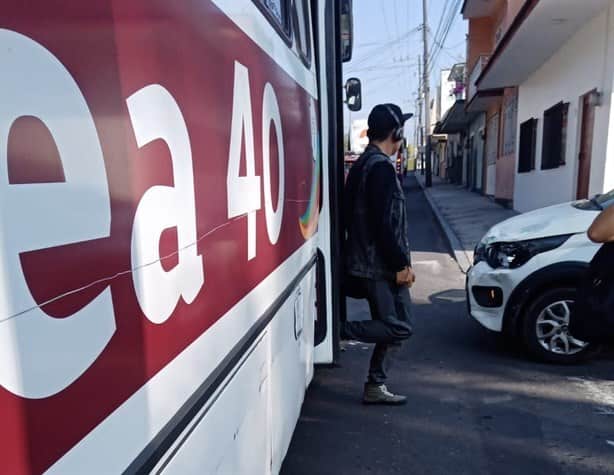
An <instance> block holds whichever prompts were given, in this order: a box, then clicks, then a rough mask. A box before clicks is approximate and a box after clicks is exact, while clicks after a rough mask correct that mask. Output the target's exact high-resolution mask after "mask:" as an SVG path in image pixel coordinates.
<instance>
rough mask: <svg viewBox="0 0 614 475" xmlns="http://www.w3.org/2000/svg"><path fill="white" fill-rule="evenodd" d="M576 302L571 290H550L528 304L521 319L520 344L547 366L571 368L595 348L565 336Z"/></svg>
mask: <svg viewBox="0 0 614 475" xmlns="http://www.w3.org/2000/svg"><path fill="white" fill-rule="evenodd" d="M575 299H576V290H575V289H573V288H560V289H551V290H547V291H545V292H543V293H542V294H541V295H539V296H538V297H537V298H536V299H534V300H533V302H531V304H530V305H529V307H528V310H527V312H526V314H525V318H524V329H523V330H524V332H523V333H524V342H525V344H526V346H527V348H528V350H529V352H530V353H531V354H532V355H533V356H534V357H536V358H537V359H539V360H542V361H546V362H549V363H558V364H573V363H579V362H581V361H584V360H586V359H587V358H588V357H589V356H591V354H593V353H594V350H595V346H594V345H591V344H588V343H585V342H583V341H580V340H578V339H576V338H574V337H573V336H572V335H571V334H570V333H569V318H570V315H571V309H572V308H573V305H574V302H575Z"/></svg>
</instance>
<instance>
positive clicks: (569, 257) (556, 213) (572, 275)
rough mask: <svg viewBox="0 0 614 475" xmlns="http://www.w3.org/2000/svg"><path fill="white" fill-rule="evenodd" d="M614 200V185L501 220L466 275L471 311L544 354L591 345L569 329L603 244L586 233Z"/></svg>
mask: <svg viewBox="0 0 614 475" xmlns="http://www.w3.org/2000/svg"><path fill="white" fill-rule="evenodd" d="M613 204H614V190H612V191H610V192H609V193H607V194H605V195H600V196H596V197H594V198H592V199H591V200H582V201H576V202H572V203H565V204H561V205H557V206H551V207H548V208H542V209H539V210H536V211H532V212H530V213H525V214H522V215H520V216H516V217H514V218H511V219H509V220H507V221H504V222H502V223H500V224H498V225H496V226H494V227H493V228H492V229H491V230H490V231H489V232H488V233H487V234H486V236H484V238H483V239H482V240H481V241H480V243H479V244H478V246H477V247H476V250H475V258H474V266H473V267H472V268H471V269H470V271H469V272H468V274H467V301H468V305H469V312H470V314H471V315H472V316H473V318H475V319H476V320H477V321H478V322H479V323H480V324H482V325H483V326H484V327H486V328H488V329H489V330H493V331H495V332H502V333H504V334H506V335H507V336H510V337H512V338H514V339H518V340H520V341H522V342H523V343H524V344H525V345H526V347H527V349H528V350H529V352H530V353H531V354H532V355H533V356H535V357H537V358H538V359H541V360H544V361H548V362H552V363H575V362H578V361H581V360H583V359H584V358H586V357H587V356H588V355H589V354H590V353H591V350H592V345H589V344H586V343H584V342H582V341H580V340H578V339H576V338H574V337H573V335H571V334H570V332H569V317H570V312H571V309H572V308H573V305H574V302H575V296H576V289H577V285H578V283H579V281H580V278H581V276H582V273H583V272H585V271H586V269H587V268H588V263H589V262H590V260H591V259H592V258H593V256H594V255H595V253H596V252H597V249H599V246H598V245H596V244H594V243H592V242H591V241H590V240H589V239H588V236H587V235H586V232H587V230H588V228H589V226H590V225H591V223H592V222H593V220H594V219H595V217H596V216H597V214H598V213H599V212H600V211H601V210H603V209H605V208H607V207H609V206H611V205H613Z"/></svg>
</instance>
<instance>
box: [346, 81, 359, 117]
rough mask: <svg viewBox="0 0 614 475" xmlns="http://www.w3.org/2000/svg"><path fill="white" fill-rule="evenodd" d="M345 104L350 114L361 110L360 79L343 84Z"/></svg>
mask: <svg viewBox="0 0 614 475" xmlns="http://www.w3.org/2000/svg"><path fill="white" fill-rule="evenodd" d="M345 102H346V104H347V105H348V109H350V110H351V111H352V112H356V111H359V110H360V109H362V85H361V84H360V79H358V78H350V79H348V80H347V81H346V83H345Z"/></svg>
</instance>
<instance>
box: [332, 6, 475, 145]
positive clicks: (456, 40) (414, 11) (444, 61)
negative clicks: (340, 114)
mask: <svg viewBox="0 0 614 475" xmlns="http://www.w3.org/2000/svg"><path fill="white" fill-rule="evenodd" d="M427 2H428V6H427V10H428V26H429V55H430V52H431V51H433V49H434V47H435V46H436V44H435V42H434V41H433V40H434V37H435V35H436V33H437V30H438V27H439V31H440V32H443V30H444V26H445V24H446V23H447V21H446V19H448V18H453V20H452V21H453V22H452V24H451V26H450V29H449V33H448V35H447V36H445V39H444V35H443V34H441V33H440V34H438V35H437V38H439V43H440V44H442V45H443V48H439V47H436V49H435V51H439V52H438V54H436V56H435V61H434V66H433V67H432V69H431V74H430V81H431V84H430V90H431V98H432V97H433V96H432V94H433V92H434V91H436V88H437V83H438V82H439V77H440V71H441V69H447V68H449V67H451V66H452V65H454V64H455V63H458V62H464V61H465V53H466V42H465V38H466V33H467V22H466V21H464V20H463V19H462V17H461V15H460V8H461V4H462V0H427ZM353 6H354V53H353V57H352V61H350V62H349V63H345V64H344V65H343V76H344V80H345V79H347V78H349V77H357V78H359V79H360V80H361V82H362V110H361V111H359V112H352V113H351V120H355V119H366V118H367V116H368V115H369V111H370V110H371V109H372V108H373V106H375V105H376V104H379V103H385V102H392V103H395V104H398V105H399V106H400V107H401V108H402V109H403V111H404V112H416V111H415V109H416V97H417V91H418V55H420V56H422V52H423V44H422V31H421V30H420V29H419V28H420V26H421V25H422V0H353ZM453 9H454V12H453V13H452V10H453ZM440 23H442V24H443V25H444V26H440ZM442 41H443V43H442ZM416 115H417V114H416ZM349 119H350V113H349V111H348V110H347V109H346V110H345V128H344V130H346V131H347V130H348V127H349ZM414 126H415V123H414V119H411V120H410V121H408V123H407V125H406V131H405V133H406V136H407V137H408V138H409V137H413V133H414V132H413V131H414Z"/></svg>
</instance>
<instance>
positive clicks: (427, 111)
mask: <svg viewBox="0 0 614 475" xmlns="http://www.w3.org/2000/svg"><path fill="white" fill-rule="evenodd" d="M426 2H427V0H422V16H423V23H422V40H423V42H424V70H423V71H422V72H423V74H424V79H423V81H422V85H423V87H424V122H425V124H424V125H425V134H424V135H425V139H426V147H425V149H424V152H425V154H426V180H425V182H426V183H425V184H426V186H427V188H428V187H430V186H432V184H433V177H432V170H431V165H432V163H431V130H430V129H431V101H430V97H429V43H428V13H427V10H426Z"/></svg>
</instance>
